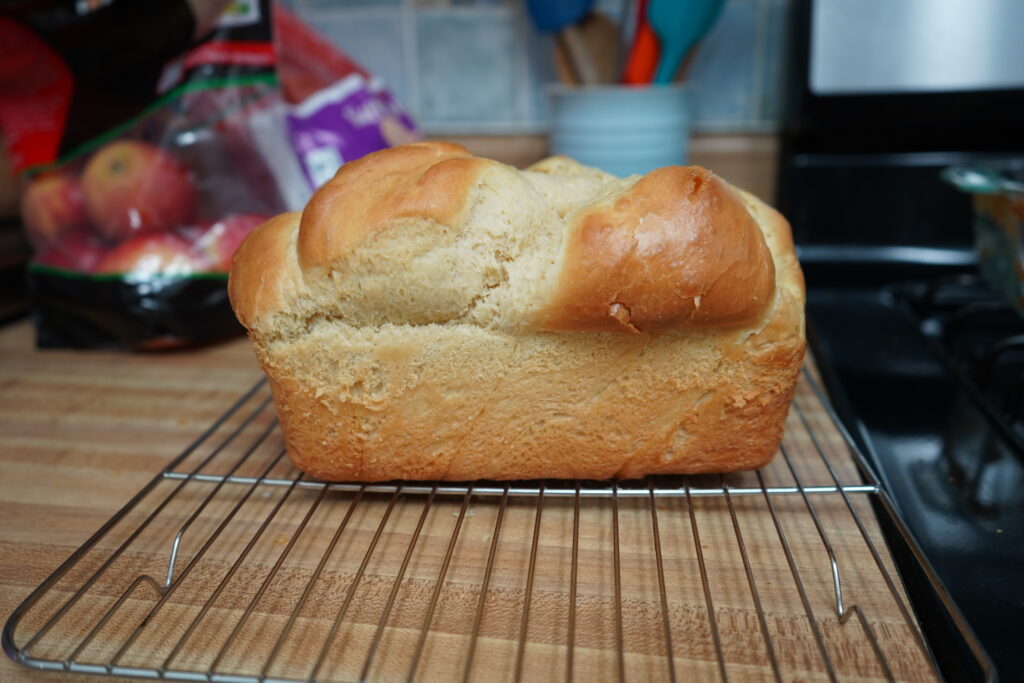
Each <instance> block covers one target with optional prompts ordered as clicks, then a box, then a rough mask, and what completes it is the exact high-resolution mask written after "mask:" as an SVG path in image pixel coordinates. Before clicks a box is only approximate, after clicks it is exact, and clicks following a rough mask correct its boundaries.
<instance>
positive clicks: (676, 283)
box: [540, 166, 775, 333]
mask: <svg viewBox="0 0 1024 683" xmlns="http://www.w3.org/2000/svg"><path fill="white" fill-rule="evenodd" d="M569 230H570V232H569V237H568V243H567V246H566V249H565V253H564V255H563V266H562V273H561V279H560V286H559V288H558V290H557V294H556V297H555V299H554V300H553V301H552V302H551V304H550V306H548V307H547V308H546V309H545V310H544V311H542V312H541V314H540V318H541V320H542V322H541V326H542V327H544V328H547V329H552V330H585V331H608V332H616V331H628V332H634V333H635V332H636V331H638V330H651V331H658V330H665V329H680V328H685V327H698V326H708V325H730V324H736V323H740V322H744V321H749V320H751V319H752V318H754V317H755V316H757V315H758V314H759V313H760V312H761V311H762V310H763V309H764V307H765V305H767V303H768V302H769V300H770V299H771V296H772V292H773V290H774V287H775V268H774V264H773V263H772V257H771V254H770V253H769V252H768V248H767V246H766V245H765V242H764V237H763V236H762V234H761V231H760V229H759V228H758V225H757V223H756V222H755V221H754V219H753V218H752V217H751V216H750V214H749V212H748V211H747V209H746V207H745V206H744V204H743V202H742V200H741V199H740V197H739V196H738V195H737V194H736V193H735V192H733V191H732V189H731V188H730V187H729V186H728V185H727V184H726V183H724V182H722V180H721V179H719V178H718V177H716V176H715V175H714V174H713V173H711V172H710V171H707V170H705V169H703V168H699V167H696V166H690V167H678V166H676V167H669V168H662V169H658V170H657V171H654V172H652V173H649V174H648V175H646V176H644V177H643V178H641V179H640V180H639V181H638V182H637V183H636V184H635V185H633V186H632V187H631V188H630V189H629V190H627V191H626V192H625V193H624V194H622V195H621V196H617V197H614V198H612V199H611V200H610V201H608V202H606V203H602V204H599V205H597V206H593V207H587V208H586V209H584V210H583V211H581V212H580V214H579V215H578V216H576V217H575V218H574V220H573V223H572V224H571V226H570V229H569Z"/></svg>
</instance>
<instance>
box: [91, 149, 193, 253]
mask: <svg viewBox="0 0 1024 683" xmlns="http://www.w3.org/2000/svg"><path fill="white" fill-rule="evenodd" d="M82 190H83V192H84V193H85V206H86V208H87V209H88V211H89V217H90V218H91V219H92V222H93V223H94V224H95V225H96V228H97V229H98V230H99V231H100V233H102V234H103V235H105V236H106V237H108V238H109V239H111V240H114V241H120V240H123V239H126V238H128V237H131V236H132V235H135V234H141V233H146V232H160V231H164V230H169V229H171V228H174V227H177V226H179V225H181V224H183V223H185V222H187V221H188V220H189V219H190V218H192V214H193V213H194V212H195V207H196V188H195V185H193V183H192V177H191V175H190V174H189V171H188V168H186V167H185V165H184V164H183V163H181V161H179V160H178V159H177V158H176V157H175V156H174V155H173V154H171V153H170V152H167V151H165V150H162V149H158V148H157V147H154V146H153V145H150V144H148V143H145V142H138V141H136V140H119V141H117V142H112V143H110V144H109V145H107V146H106V147H104V148H103V149H101V150H100V151H98V152H97V153H96V154H95V155H93V157H92V159H90V160H89V163H88V164H86V166H85V170H84V171H83V172H82Z"/></svg>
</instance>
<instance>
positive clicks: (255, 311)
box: [228, 212, 302, 329]
mask: <svg viewBox="0 0 1024 683" xmlns="http://www.w3.org/2000/svg"><path fill="white" fill-rule="evenodd" d="M299 215H300V214H299V213H298V212H292V213H283V214H281V215H279V216H275V217H274V218H271V219H270V220H269V221H267V222H266V223H264V224H262V225H260V226H258V227H257V228H256V229H255V230H253V231H252V233H251V234H250V235H249V236H248V237H247V238H246V239H245V241H244V242H242V245H241V246H240V247H239V248H238V251H236V252H235V256H234V259H233V265H232V268H231V275H230V277H229V278H228V297H229V298H230V299H231V305H232V307H233V308H234V309H235V315H236V316H238V320H239V322H241V323H242V325H244V326H245V327H246V328H248V329H252V328H253V326H254V325H255V324H256V319H257V318H258V317H259V316H260V315H261V314H263V313H265V312H268V311H276V310H279V309H281V308H282V307H283V306H285V305H287V303H288V301H289V300H290V299H291V295H294V294H295V293H297V292H299V291H300V290H301V288H302V273H301V272H299V270H298V267H297V264H296V263H295V256H294V254H295V238H296V236H297V234H298V226H299Z"/></svg>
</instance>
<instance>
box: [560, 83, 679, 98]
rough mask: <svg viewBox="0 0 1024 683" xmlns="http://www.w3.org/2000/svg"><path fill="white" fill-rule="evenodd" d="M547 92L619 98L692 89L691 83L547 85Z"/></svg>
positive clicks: (674, 92) (673, 92)
mask: <svg viewBox="0 0 1024 683" xmlns="http://www.w3.org/2000/svg"><path fill="white" fill-rule="evenodd" d="M544 89H545V91H547V92H548V93H549V94H551V95H567V94H570V93H578V94H589V93H593V94H595V95H596V94H602V95H616V96H619V97H626V96H635V95H637V94H638V93H643V94H648V93H666V94H669V93H671V94H676V93H680V92H682V93H686V92H689V91H690V90H691V89H692V86H691V85H690V84H689V83H661V84H645V85H624V84H622V83H598V84H596V85H569V84H567V83H547V84H546V85H545V86H544Z"/></svg>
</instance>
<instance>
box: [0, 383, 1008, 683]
mask: <svg viewBox="0 0 1024 683" xmlns="http://www.w3.org/2000/svg"><path fill="white" fill-rule="evenodd" d="M872 504H873V505H872ZM876 512H877V513H878V514H881V515H885V516H886V517H887V518H888V519H889V520H890V521H891V522H892V524H893V525H894V526H895V528H896V529H897V530H898V532H899V533H900V534H902V535H903V539H904V541H906V542H907V543H909V544H910V546H911V549H912V550H913V551H914V552H916V553H917V557H918V560H919V561H920V562H923V559H922V558H921V556H920V553H919V552H917V551H916V546H915V545H914V544H913V542H912V540H911V539H910V538H909V535H908V534H907V531H906V529H905V527H904V526H903V524H902V522H901V521H900V519H899V516H898V515H897V514H896V511H895V510H894V508H893V505H892V503H891V501H890V500H889V498H888V496H887V495H886V494H885V492H884V491H883V490H882V489H881V488H880V486H879V484H878V481H877V480H876V479H875V478H874V477H873V476H872V474H871V472H870V471H869V470H868V469H867V468H866V467H865V466H864V462H863V459H862V458H861V456H860V455H859V454H858V453H857V452H856V450H855V448H853V446H852V441H851V440H850V438H849V435H848V434H847V433H846V432H845V430H844V429H843V427H842V425H841V424H840V423H839V422H838V420H837V419H836V417H835V414H834V412H833V411H832V410H831V408H830V407H829V405H828V403H827V400H826V399H825V397H824V395H823V393H822V392H821V390H820V388H819V387H818V385H817V384H816V383H815V381H814V379H813V377H812V376H811V375H810V374H809V373H807V372H805V373H804V375H803V377H802V378H801V381H800V383H799V386H798V391H797V396H796V398H795V400H794V403H793V409H792V410H791V411H790V415H789V418H788V421H787V426H786V436H785V438H784V440H783V444H782V446H781V448H780V452H779V455H778V457H777V458H776V459H775V460H774V461H773V463H772V464H771V465H769V466H768V467H766V468H764V469H762V470H759V471H755V472H744V473H738V474H730V475H724V476H723V475H714V476H692V477H648V478H645V479H642V480H635V481H621V482H589V481H568V482H567V481H534V482H473V483H466V484H453V483H422V482H418V483H398V482H396V483H388V484H352V483H331V484H326V483H323V482H320V481H316V480H313V479H310V478H307V477H305V476H304V475H302V474H301V473H299V472H298V471H296V470H294V469H293V468H291V466H290V464H289V462H288V459H287V457H286V453H285V450H284V446H283V441H282V439H281V435H280V432H279V430H278V426H277V421H276V416H275V413H274V409H273V405H272V403H271V399H270V395H269V390H268V389H267V386H266V384H265V382H263V381H261V382H259V383H257V384H256V385H255V386H254V387H253V388H252V389H251V390H249V391H248V392H247V393H246V394H245V395H244V396H242V397H241V398H240V399H239V400H238V401H237V402H236V403H235V405H233V406H232V407H231V408H230V409H229V410H228V411H227V412H225V413H224V414H223V415H222V416H221V417H220V418H219V419H217V420H216V421H215V422H214V424H212V425H211V426H210V427H209V429H208V430H207V431H206V432H204V433H203V434H202V435H201V436H200V437H199V438H198V439H197V440H196V441H195V442H194V443H193V444H192V445H191V446H190V447H189V448H188V449H186V450H185V451H184V452H183V453H182V454H181V455H180V456H179V457H178V458H176V459H175V460H174V461H173V462H172V463H170V464H169V465H168V466H167V468H165V470H164V471H162V472H161V473H160V474H159V475H157V476H156V477H155V478H154V479H153V480H152V481H151V482H150V483H149V484H148V485H147V486H145V487H144V488H143V489H142V490H141V491H140V492H139V493H138V494H137V495H136V496H135V497H134V498H133V499H132V500H131V501H129V502H128V503H127V504H126V505H125V506H124V508H122V509H121V510H120V511H119V512H118V513H117V514H116V515H114V517H113V518H111V519H110V520H109V521H108V522H107V523H106V524H105V525H104V526H103V527H102V528H101V529H100V530H99V531H97V532H96V534H95V535H94V536H93V537H92V538H90V539H89V540H88V541H87V542H86V543H85V544H84V545H83V546H82V547H81V548H79V549H78V550H77V551H76V552H75V553H74V554H73V555H72V556H71V557H70V558H69V559H68V560H67V561H66V562H65V563H64V564H63V565H62V566H61V567H60V568H59V569H58V570H57V571H56V572H54V574H53V575H52V576H50V578H49V579H47V580H46V581H45V582H44V583H43V584H42V585H41V586H40V587H39V588H38V589H36V590H35V591H34V592H33V593H32V594H31V595H30V596H29V597H28V598H27V599H26V600H25V602H24V603H23V604H22V605H21V606H20V607H19V608H18V609H17V610H16V611H15V612H14V614H12V616H11V617H10V620H9V621H8V622H7V625H6V627H5V629H4V633H3V645H4V649H5V651H6V652H7V653H8V655H9V656H10V657H12V658H13V659H14V660H16V661H18V662H20V663H21V664H24V665H26V666H29V667H34V668H38V669H44V670H54V671H64V672H76V673H89V674H106V675H114V676H134V677H143V678H166V679H173V680H197V681H219V682H224V683H251V682H260V681H348V680H413V679H415V680H444V681H449V680H462V681H469V680H480V681H497V680H514V681H520V680H545V681H547V680H566V681H572V680H577V681H591V680H620V681H624V680H669V681H676V680H678V679H686V678H698V679H707V680H715V679H721V680H728V679H730V678H731V679H734V680H747V679H757V680H776V681H782V680H792V679H797V678H799V679H817V680H832V681H836V680H840V679H844V678H858V679H878V680H933V679H934V678H936V677H937V676H938V672H937V670H936V667H935V663H934V659H933V657H932V654H931V652H930V651H929V649H928V645H927V643H926V642H925V640H924V638H923V636H922V634H921V631H920V629H919V627H918V624H917V621H916V620H915V616H914V614H913V613H912V611H911V608H910V607H909V602H908V601H907V599H906V597H905V594H904V591H903V586H902V584H901V582H900V578H899V574H898V573H897V572H896V571H895V569H894V567H893V564H892V560H891V558H890V556H889V554H888V551H887V549H886V545H885V543H884V541H883V540H882V536H881V534H880V531H879V527H878V524H877V520H876V517H875V514H876ZM922 567H923V569H924V571H925V573H926V575H927V576H928V579H929V580H930V581H931V582H932V585H933V587H935V588H936V590H937V591H938V592H939V594H940V596H941V598H942V600H943V601H944V605H945V607H946V610H947V612H948V614H949V616H950V618H951V619H952V620H953V621H954V623H955V624H956V625H957V627H958V628H960V630H961V632H962V633H963V635H964V637H965V638H966V640H967V642H968V644H969V645H970V647H971V648H972V651H973V654H974V656H975V657H976V658H977V660H978V662H979V666H980V667H981V668H982V670H983V671H985V672H986V674H987V675H991V673H990V672H991V666H990V664H989V663H988V660H987V657H986V656H985V654H984V652H983V650H982V649H981V648H980V646H979V645H978V643H977V641H976V639H975V638H974V637H973V634H971V632H970V630H969V628H968V627H967V626H966V624H965V623H964V622H963V619H962V617H961V616H960V615H959V613H958V612H957V611H956V609H955V607H954V606H953V605H952V602H951V601H950V600H949V598H948V594H947V593H946V592H945V591H944V589H943V588H942V586H941V585H940V584H939V583H938V581H937V579H936V577H935V575H934V573H933V572H932V571H931V570H930V568H928V566H927V565H926V563H925V564H923V565H922Z"/></svg>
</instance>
